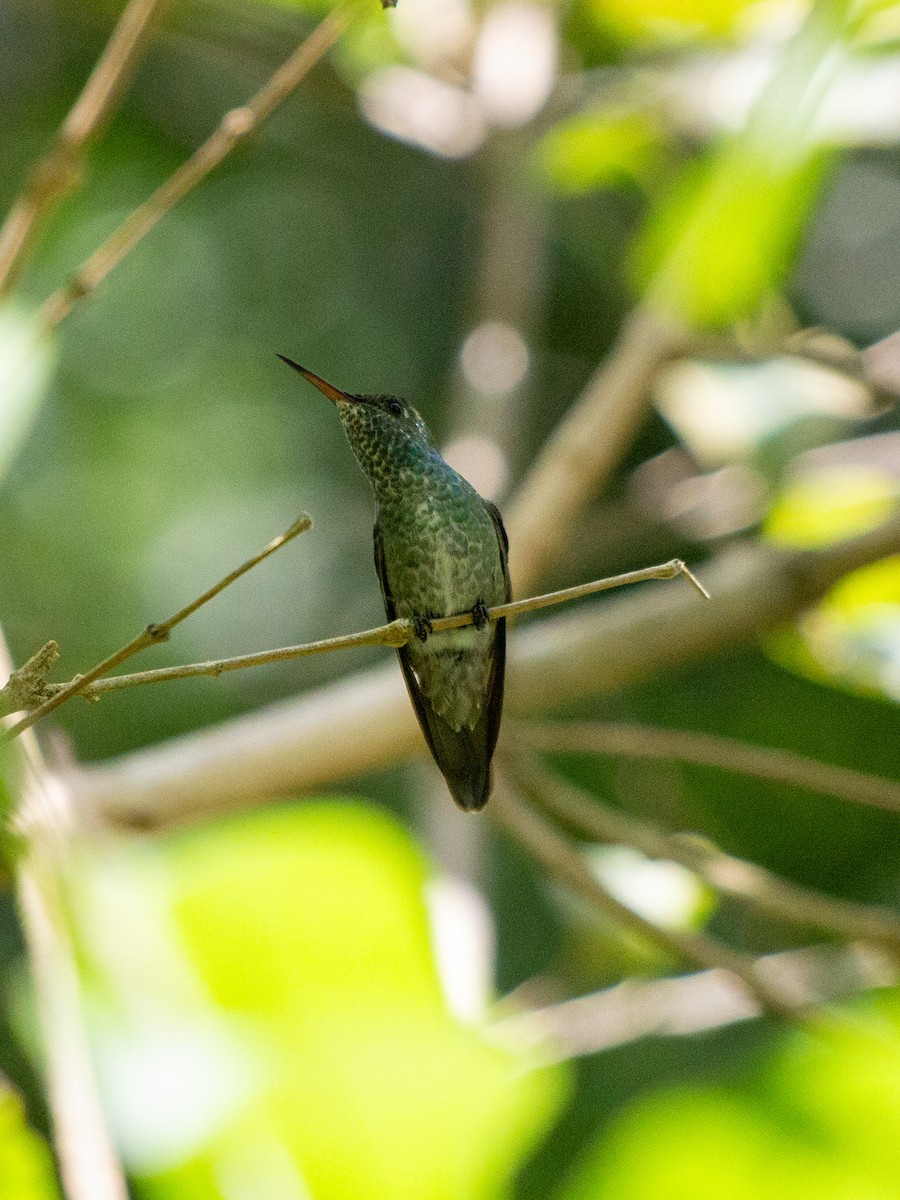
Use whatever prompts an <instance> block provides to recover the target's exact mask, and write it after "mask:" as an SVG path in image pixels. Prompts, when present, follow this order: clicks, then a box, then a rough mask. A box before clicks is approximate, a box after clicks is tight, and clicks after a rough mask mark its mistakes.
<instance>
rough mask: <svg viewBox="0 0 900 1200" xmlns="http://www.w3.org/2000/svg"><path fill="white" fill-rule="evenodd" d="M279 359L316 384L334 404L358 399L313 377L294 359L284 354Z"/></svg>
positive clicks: (310, 372)
mask: <svg viewBox="0 0 900 1200" xmlns="http://www.w3.org/2000/svg"><path fill="white" fill-rule="evenodd" d="M278 357H279V358H280V359H281V361H282V362H283V363H287V365H288V366H289V367H293V368H294V370H295V371H298V372H299V373H300V374H301V375H302V376H303V378H304V379H308V380H309V382H310V383H312V384H314V385H315V386H316V387H317V388H318V389H319V391H320V392H321V393H322V395H323V396H327V397H328V399H329V400H331V401H332V403H333V404H337V403H339V402H340V401H343V400H355V399H356V397H355V396H350V395H348V394H347V393H346V392H342V391H340V390H339V389H338V388H336V387H332V386H331V384H330V383H326V382H325V380H324V379H320V378H319V376H318V375H313V373H312V371H307V369H306V367H301V366H300V364H299V363H295V362H294V361H293V360H292V359H290V358H285V356H284V355H283V354H279V355H278Z"/></svg>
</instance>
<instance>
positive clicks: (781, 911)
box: [504, 732, 900, 962]
mask: <svg viewBox="0 0 900 1200" xmlns="http://www.w3.org/2000/svg"><path fill="white" fill-rule="evenodd" d="M526 738H527V732H526ZM504 767H505V770H506V771H507V772H508V773H509V775H510V776H511V778H512V779H513V780H514V781H515V783H516V785H517V787H518V788H519V789H520V790H521V791H523V792H524V793H525V795H526V796H528V798H529V799H530V800H532V801H534V802H535V803H536V804H537V805H538V807H539V808H541V809H542V810H543V811H545V812H546V813H547V814H548V815H549V816H551V817H552V818H553V819H554V820H556V821H558V822H560V823H561V824H562V825H563V826H564V827H566V828H569V829H571V830H572V831H573V832H574V833H575V834H577V835H578V836H580V837H585V838H587V839H589V840H591V841H599V842H608V843H615V844H617V845H625V846H631V847H633V848H634V849H636V850H639V851H640V852H641V853H642V854H646V855H647V856H648V857H650V858H658V859H668V860H670V861H672V862H677V863H681V865H682V866H684V867H687V868H688V870H690V871H693V872H694V873H695V874H696V875H698V876H699V877H700V878H701V879H703V880H705V881H706V882H707V883H708V884H709V885H710V886H711V887H712V888H713V889H714V890H715V891H717V892H718V893H719V894H720V895H723V896H731V897H733V898H734V899H737V900H743V901H745V902H746V903H747V904H750V905H752V906H753V907H755V908H758V909H760V910H761V911H763V912H767V913H769V914H771V915H774V916H776V917H779V918H781V919H783V920H786V921H790V922H792V923H794V924H799V925H809V926H812V927H813V928H817V929H820V930H822V931H823V932H825V933H827V934H829V935H831V936H834V935H837V936H839V937H844V938H847V939H849V940H854V939H860V940H863V941H869V942H874V943H876V944H880V945H882V946H884V947H885V948H887V949H888V950H889V951H890V952H891V954H892V956H893V957H894V958H895V960H897V961H898V962H900V916H897V915H895V914H894V913H892V912H891V911H890V910H888V909H882V908H878V907H876V906H874V905H873V906H870V905H865V904H855V903H853V902H852V901H849V900H837V899H835V898H834V897H832V896H826V895H824V894H823V893H822V892H817V891H814V890H813V889H812V888H805V887H801V886H800V885H799V884H796V883H792V882H791V881H790V880H788V879H784V878H782V877H781V876H780V875H776V874H775V873H774V872H773V871H768V870H766V868H765V867H760V866H758V865H757V864H756V863H752V862H747V861H745V860H743V859H740V858H735V857H733V856H732V855H730V854H725V853H724V852H723V851H721V850H719V849H718V848H717V847H716V846H714V845H713V844H712V843H711V842H709V841H707V840H706V839H705V838H702V837H695V836H691V835H679V834H671V833H667V832H665V831H664V830H662V829H660V828H659V827H658V826H656V825H653V824H652V823H651V822H649V821H643V820H640V819H638V818H637V817H633V816H631V815H629V814H628V813H624V812H620V811H619V810H618V809H615V808H612V807H610V806H609V805H607V804H604V803H603V802H602V801H601V800H599V799H598V798H597V797H596V796H594V795H591V794H589V793H587V792H585V791H583V790H582V789H581V788H579V787H577V786H576V785H575V784H573V783H572V782H570V781H569V780H567V779H564V778H563V777H562V776H560V775H557V774H555V773H554V772H552V771H548V770H547V769H546V768H545V767H544V766H543V764H542V763H541V762H539V761H538V760H537V759H536V758H535V756H534V755H533V754H531V753H529V752H528V751H527V750H525V749H524V748H523V746H522V745H521V744H518V742H517V743H515V750H514V753H512V754H506V755H504Z"/></svg>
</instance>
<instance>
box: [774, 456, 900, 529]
mask: <svg viewBox="0 0 900 1200" xmlns="http://www.w3.org/2000/svg"><path fill="white" fill-rule="evenodd" d="M898 499H900V497H898V494H897V484H896V482H895V481H894V480H892V479H891V477H890V476H889V475H887V474H886V473H885V472H883V471H879V470H878V469H877V468H875V467H866V466H854V467H840V468H836V469H833V470H823V471H819V472H817V473H816V474H810V475H806V476H804V477H803V478H801V479H799V480H798V481H797V482H796V483H793V484H790V485H788V487H787V488H785V490H784V491H783V492H782V493H781V495H780V496H779V497H778V499H777V501H776V502H775V504H774V506H773V507H772V510H771V512H770V513H769V515H768V517H767V518H766V522H765V525H764V533H765V535H766V537H768V538H770V539H771V540H772V541H774V542H779V543H781V544H782V545H786V546H807V547H814V546H827V545H829V544H830V543H831V542H836V541H840V539H841V538H847V537H852V536H853V535H854V534H857V533H863V532H864V531H865V530H866V529H873V528H874V527H875V526H876V525H879V524H881V522H882V521H884V520H885V519H886V518H887V517H888V516H890V514H891V511H892V509H893V508H894V507H895V505H896V504H897V501H898Z"/></svg>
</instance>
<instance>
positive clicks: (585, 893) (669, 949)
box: [489, 788, 800, 1019]
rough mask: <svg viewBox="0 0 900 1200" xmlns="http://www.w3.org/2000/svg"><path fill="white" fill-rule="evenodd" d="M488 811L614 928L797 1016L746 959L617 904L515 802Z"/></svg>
mask: <svg viewBox="0 0 900 1200" xmlns="http://www.w3.org/2000/svg"><path fill="white" fill-rule="evenodd" d="M489 811H490V813H491V816H492V817H493V820H494V821H495V822H496V823H497V824H498V825H499V826H500V827H501V828H502V829H505V830H506V831H507V832H508V833H509V834H511V835H512V837H513V838H514V839H515V840H516V841H517V842H519V844H520V845H521V846H522V847H523V848H524V849H525V850H526V851H527V852H528V853H529V854H530V855H531V857H532V858H534V859H535V861H536V862H538V863H539V864H540V865H541V867H543V868H544V870H546V871H547V873H548V874H549V875H550V876H551V877H552V878H554V879H558V880H560V882H562V883H563V884H564V885H565V886H566V887H567V888H569V889H570V890H571V891H573V892H574V893H575V894H576V895H578V896H580V897H581V898H582V899H583V900H585V901H586V902H587V903H588V904H589V905H590V906H591V907H592V908H595V909H597V910H598V911H599V912H601V913H602V914H603V915H604V916H606V917H608V918H610V919H611V920H612V921H613V922H614V923H615V924H616V925H618V926H619V927H621V928H624V929H627V930H631V931H632V932H633V933H636V934H637V935H638V936H639V937H641V938H642V939H643V940H645V941H648V942H650V943H651V944H652V945H655V946H657V947H658V948H659V949H660V950H662V951H663V952H664V953H665V954H667V955H669V956H670V957H673V958H675V960H676V961H681V962H687V963H691V964H693V965H694V966H699V967H702V968H706V969H713V968H715V969H718V970H722V971H727V972H728V973H729V975H731V976H733V977H734V978H735V979H736V980H739V981H740V983H741V984H742V985H743V987H744V988H745V989H746V991H747V992H749V993H750V995H751V996H752V997H753V999H754V1000H756V1002H757V1003H758V1004H759V1005H760V1006H761V1007H762V1008H763V1009H765V1010H766V1011H767V1012H769V1013H771V1014H772V1015H773V1016H777V1017H780V1018H792V1019H794V1018H797V1017H798V1016H799V1015H800V1013H799V1009H798V1006H797V1003H796V1001H795V1000H794V999H792V998H791V997H789V996H788V995H787V994H786V993H785V992H784V991H783V990H782V989H781V988H780V987H776V986H773V985H772V984H771V983H770V982H769V981H767V980H764V979H763V978H762V976H761V975H760V974H759V973H758V972H757V970H756V965H755V963H754V962H753V960H752V959H751V958H749V957H748V956H747V955H744V954H741V953H740V952H739V951H737V950H734V949H733V948H732V947H731V946H726V945H724V944H723V943H721V942H719V941H717V940H716V939H715V938H712V937H710V936H709V935H708V934H705V933H697V932H694V931H693V930H680V929H679V930H676V929H663V928H662V927H661V926H659V925H656V924H654V923H653V922H652V921H648V920H647V919H646V918H644V917H642V916H639V915H638V913H636V912H634V911H633V910H632V909H630V908H628V907H627V906H626V905H624V904H622V903H621V902H620V901H619V900H617V899H616V898H615V897H614V896H613V895H612V894H611V893H610V892H609V891H608V890H607V889H606V888H605V887H604V886H603V884H602V883H601V882H600V881H599V880H598V879H597V878H596V876H595V875H594V874H593V873H592V872H591V870H590V868H589V866H588V864H587V863H586V861H585V859H584V856H583V855H582V854H581V853H580V852H579V850H578V847H577V846H576V845H575V844H574V843H573V842H572V841H570V840H569V838H567V837H566V836H565V835H564V834H563V833H561V832H560V831H559V830H558V829H557V828H556V827H555V826H554V825H552V824H551V823H550V822H549V821H547V820H545V819H544V817H542V816H540V815H539V814H538V813H537V812H535V811H534V809H532V808H531V807H530V806H529V805H527V804H525V803H524V802H522V801H520V800H519V799H518V797H513V796H512V795H510V794H509V793H508V792H507V791H505V789H503V788H498V790H497V792H496V793H495V795H494V797H493V798H492V800H491V806H490V809H489Z"/></svg>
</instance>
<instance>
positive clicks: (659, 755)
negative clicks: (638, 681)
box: [522, 721, 900, 813]
mask: <svg viewBox="0 0 900 1200" xmlns="http://www.w3.org/2000/svg"><path fill="white" fill-rule="evenodd" d="M522 731H523V733H524V734H525V736H526V737H527V738H528V741H529V742H530V744H531V745H532V746H534V747H535V749H538V750H549V751H553V752H560V753H564V754H601V755H609V756H612V757H615V758H619V757H622V758H648V759H655V760H657V761H658V760H669V761H674V762H681V763H690V764H692V765H696V766H702V767H715V768H716V769H717V770H720V771H735V772H737V773H739V774H741V775H752V776H754V777H755V778H756V779H767V780H769V781H771V782H772V783H785V784H788V785H789V786H790V787H798V788H803V789H804V790H806V791H810V792H819V793H820V794H821V795H823V796H837V797H839V798H840V799H841V800H850V801H852V802H853V803H855V804H868V805H871V806H873V807H875V808H884V809H887V810H888V811H890V812H897V813H900V783H898V782H896V781H894V780H892V779H884V778H882V777H881V776H880V775H867V774H866V773H865V772H863V771H853V770H851V769H850V768H848V767H836V766H833V765H832V764H831V763H824V762H820V761H819V760H818V759H814V758H805V757H804V756H803V755H800V754H794V753H793V752H792V751H790V750H774V749H771V748H770V747H768V746H753V745H750V743H748V742H739V741H736V740H734V739H733V738H724V737H716V736H714V735H712V734H709V733H695V732H694V731H693V730H685V729H658V728H653V727H650V726H647V725H629V724H620V723H611V724H599V723H593V722H577V721H573V722H568V721H567V722H565V723H564V722H561V721H546V722H538V721H536V722H529V723H528V724H527V725H523V726H522Z"/></svg>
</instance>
